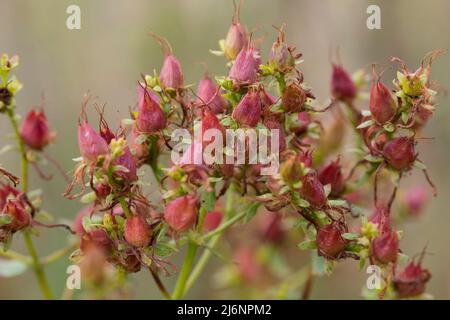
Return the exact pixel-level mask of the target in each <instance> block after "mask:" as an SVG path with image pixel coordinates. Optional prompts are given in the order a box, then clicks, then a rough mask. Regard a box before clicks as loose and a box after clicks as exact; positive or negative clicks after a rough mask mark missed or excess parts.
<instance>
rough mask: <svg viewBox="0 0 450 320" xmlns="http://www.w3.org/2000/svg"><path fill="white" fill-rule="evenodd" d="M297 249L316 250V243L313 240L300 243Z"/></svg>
mask: <svg viewBox="0 0 450 320" xmlns="http://www.w3.org/2000/svg"><path fill="white" fill-rule="evenodd" d="M297 247H298V248H299V249H301V250H308V249H317V243H316V241H315V240H305V241H303V242H300V243H299V244H298V245H297Z"/></svg>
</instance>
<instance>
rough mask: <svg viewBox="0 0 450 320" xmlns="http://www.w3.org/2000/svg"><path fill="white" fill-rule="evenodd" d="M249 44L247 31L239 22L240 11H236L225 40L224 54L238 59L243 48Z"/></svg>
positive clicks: (229, 57)
mask: <svg viewBox="0 0 450 320" xmlns="http://www.w3.org/2000/svg"><path fill="white" fill-rule="evenodd" d="M246 46H247V33H246V32H245V28H244V27H243V26H242V25H241V23H240V22H239V11H238V9H237V10H236V12H235V15H234V17H233V21H232V24H231V26H230V29H229V30H228V33H227V36H226V38H225V41H224V48H223V49H224V54H225V57H226V58H227V59H228V60H234V59H236V57H237V55H238V54H239V52H241V50H242V49H243V48H244V47H246Z"/></svg>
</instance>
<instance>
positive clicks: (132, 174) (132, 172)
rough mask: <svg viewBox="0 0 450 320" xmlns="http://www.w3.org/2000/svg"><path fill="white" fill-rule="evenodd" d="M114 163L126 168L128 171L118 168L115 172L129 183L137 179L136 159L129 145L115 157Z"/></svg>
mask: <svg viewBox="0 0 450 320" xmlns="http://www.w3.org/2000/svg"><path fill="white" fill-rule="evenodd" d="M113 164H114V165H116V166H122V167H124V168H125V169H126V171H125V170H120V169H119V170H116V171H114V174H115V175H117V176H119V177H121V178H122V179H123V180H125V181H126V182H127V183H131V182H133V181H135V180H136V179H137V169H136V159H135V158H134V157H133V155H132V154H131V151H130V148H129V147H125V148H124V149H123V154H122V155H120V156H119V157H117V158H116V159H114V161H113Z"/></svg>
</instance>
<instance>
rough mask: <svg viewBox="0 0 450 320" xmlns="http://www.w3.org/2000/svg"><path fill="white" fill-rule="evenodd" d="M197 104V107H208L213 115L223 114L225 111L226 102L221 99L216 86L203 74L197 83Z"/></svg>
mask: <svg viewBox="0 0 450 320" xmlns="http://www.w3.org/2000/svg"><path fill="white" fill-rule="evenodd" d="M197 103H198V104H199V105H202V104H206V103H207V104H208V107H209V108H210V109H211V111H212V112H214V113H215V114H219V113H222V112H224V111H225V110H226V109H227V106H228V104H227V101H226V100H225V98H224V97H222V95H221V92H220V90H219V87H218V86H217V84H215V83H214V81H213V80H212V79H211V78H210V77H209V76H208V75H207V74H205V75H204V77H203V78H202V79H201V80H200V82H199V83H198V88H197Z"/></svg>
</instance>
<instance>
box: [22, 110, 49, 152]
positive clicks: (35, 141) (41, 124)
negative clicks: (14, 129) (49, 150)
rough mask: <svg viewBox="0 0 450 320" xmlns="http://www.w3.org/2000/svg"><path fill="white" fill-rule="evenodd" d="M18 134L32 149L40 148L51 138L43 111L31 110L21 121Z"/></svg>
mask: <svg viewBox="0 0 450 320" xmlns="http://www.w3.org/2000/svg"><path fill="white" fill-rule="evenodd" d="M20 135H21V137H22V139H23V141H24V142H25V144H26V145H27V146H28V147H29V148H31V149H33V150H42V149H43V148H44V147H45V146H47V145H48V144H49V143H50V141H51V140H52V136H53V134H52V133H51V132H50V130H49V128H48V122H47V117H46V116H45V113H44V111H39V110H35V109H33V110H31V111H30V112H28V114H27V117H26V118H25V120H24V121H23V124H22V127H21V129H20Z"/></svg>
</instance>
